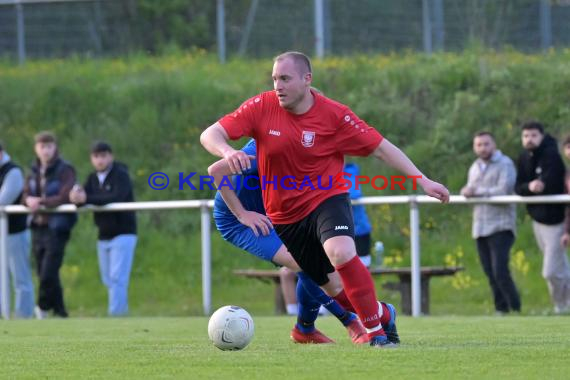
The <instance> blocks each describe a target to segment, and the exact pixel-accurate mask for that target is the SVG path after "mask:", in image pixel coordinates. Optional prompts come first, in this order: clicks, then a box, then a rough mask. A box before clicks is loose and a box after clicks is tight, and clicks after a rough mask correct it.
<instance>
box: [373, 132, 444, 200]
mask: <svg viewBox="0 0 570 380" xmlns="http://www.w3.org/2000/svg"><path fill="white" fill-rule="evenodd" d="M372 155H373V156H374V157H376V158H377V159H379V160H382V161H384V162H385V163H386V164H388V165H389V166H390V167H392V168H394V169H396V170H399V171H401V172H402V173H404V174H405V175H409V176H421V178H420V179H418V181H417V182H418V184H419V185H420V186H421V187H422V188H423V189H424V191H425V193H426V194H427V195H429V196H430V197H433V198H436V199H439V200H440V201H441V202H442V203H447V202H449V190H447V188H446V187H445V186H443V185H442V184H440V183H438V182H435V181H432V180H430V179H429V178H427V177H426V176H425V175H424V174H423V173H422V172H421V171H420V170H419V169H418V168H417V167H416V165H414V163H413V162H412V160H410V159H409V158H408V156H406V154H405V153H404V152H402V151H401V150H400V149H399V148H398V147H397V146H395V145H394V144H392V143H391V142H390V141H388V140H387V139H386V138H384V139H383V140H382V141H381V142H380V144H378V147H376V149H375V150H374V152H373V153H372Z"/></svg>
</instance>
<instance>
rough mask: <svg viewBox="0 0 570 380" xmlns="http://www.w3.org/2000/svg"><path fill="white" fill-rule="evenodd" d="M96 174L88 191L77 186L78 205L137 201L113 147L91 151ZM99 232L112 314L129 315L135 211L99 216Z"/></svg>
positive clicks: (73, 193) (101, 265)
mask: <svg viewBox="0 0 570 380" xmlns="http://www.w3.org/2000/svg"><path fill="white" fill-rule="evenodd" d="M91 163H92V164H93V167H94V168H95V172H93V173H91V174H90V175H89V177H88V178H87V181H86V182H85V187H84V189H81V188H80V187H79V186H75V187H74V189H73V190H72V191H71V192H70V194H69V198H70V200H71V202H73V203H75V204H84V203H88V204H93V205H106V204H108V203H113V202H133V201H134V195H133V185H132V183H131V179H130V177H129V173H128V171H127V167H126V166H125V165H123V164H121V163H119V162H115V161H114V159H113V151H112V150H111V146H110V145H109V144H107V143H105V142H98V143H96V144H94V145H93V148H92V150H91ZM94 218H95V224H96V225H97V228H98V230H99V241H98V242H97V255H98V258H99V270H100V272H101V280H102V282H103V284H104V285H105V286H106V287H107V289H108V293H109V307H108V313H109V315H111V316H121V315H125V314H127V313H128V310H129V307H128V288H129V278H130V275H131V268H132V264H133V257H134V254H135V247H136V244H137V235H136V233H137V224H136V218H135V213H134V212H133V211H121V212H101V213H95V214H94Z"/></svg>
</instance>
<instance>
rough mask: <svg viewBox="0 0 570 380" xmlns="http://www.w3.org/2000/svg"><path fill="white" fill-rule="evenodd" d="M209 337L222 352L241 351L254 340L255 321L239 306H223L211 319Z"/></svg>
mask: <svg viewBox="0 0 570 380" xmlns="http://www.w3.org/2000/svg"><path fill="white" fill-rule="evenodd" d="M208 336H209V337H210V340H211V341H212V343H214V346H216V347H218V348H219V349H220V350H224V351H232V350H241V349H242V348H245V346H247V345H248V344H249V342H251V339H252V338H253V319H252V318H251V315H249V313H248V312H247V311H245V310H244V309H242V308H241V307H239V306H222V307H221V308H219V309H218V310H216V311H215V312H214V314H212V316H211V317H210V322H208Z"/></svg>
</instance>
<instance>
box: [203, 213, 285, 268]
mask: <svg viewBox="0 0 570 380" xmlns="http://www.w3.org/2000/svg"><path fill="white" fill-rule="evenodd" d="M214 221H215V222H216V228H217V229H218V231H220V234H222V237H223V238H224V240H226V241H227V242H229V243H231V244H233V245H235V246H236V247H238V248H241V249H243V250H244V251H247V252H249V253H251V254H252V255H254V256H257V257H259V258H260V259H263V260H265V261H270V262H273V257H274V256H275V254H276V253H277V251H279V248H281V246H282V245H283V242H282V241H281V239H279V236H278V235H277V232H275V230H274V229H272V230H271V231H270V232H269V235H267V236H263V235H262V234H261V233H260V234H259V236H255V234H254V233H253V231H252V230H251V228H249V227H247V226H244V225H243V224H241V223H240V222H239V221H238V220H237V219H233V220H232V219H221V218H214Z"/></svg>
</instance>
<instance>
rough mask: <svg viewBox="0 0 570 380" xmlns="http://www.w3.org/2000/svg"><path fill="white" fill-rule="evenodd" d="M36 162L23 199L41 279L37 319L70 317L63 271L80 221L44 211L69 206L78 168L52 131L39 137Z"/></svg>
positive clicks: (71, 216) (70, 216)
mask: <svg viewBox="0 0 570 380" xmlns="http://www.w3.org/2000/svg"><path fill="white" fill-rule="evenodd" d="M34 151H35V153H36V162H35V163H34V164H33V165H32V173H31V175H30V176H28V178H27V179H26V184H25V187H24V194H23V196H22V197H23V199H24V203H25V205H26V206H28V207H29V208H30V210H31V211H32V212H33V213H34V214H33V216H32V223H31V227H32V252H33V253H34V256H35V259H36V265H37V272H38V277H39V291H38V307H37V308H36V310H35V311H36V317H37V318H38V319H43V318H46V317H47V315H48V312H49V311H50V310H51V311H53V314H54V316H56V317H61V318H66V317H67V316H68V314H67V310H66V309H65V303H64V301H63V289H62V287H61V281H60V278H59V269H60V268H61V265H62V263H63V256H64V253H65V246H66V245H67V242H68V241H69V238H70V236H71V229H72V228H73V226H74V225H75V222H76V221H77V215H76V214H75V213H42V212H41V210H40V208H42V207H47V208H53V207H57V206H60V205H62V204H65V203H69V191H70V190H71V188H72V187H73V185H74V184H75V169H74V168H73V166H71V165H70V164H69V163H68V162H67V161H65V160H63V159H62V158H60V156H59V151H58V146H57V141H56V138H55V136H54V135H53V134H52V133H50V132H40V133H38V134H37V135H36V136H35V144H34Z"/></svg>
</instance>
